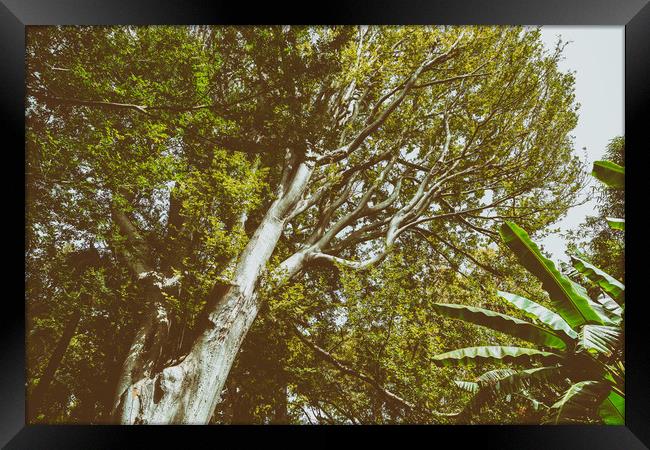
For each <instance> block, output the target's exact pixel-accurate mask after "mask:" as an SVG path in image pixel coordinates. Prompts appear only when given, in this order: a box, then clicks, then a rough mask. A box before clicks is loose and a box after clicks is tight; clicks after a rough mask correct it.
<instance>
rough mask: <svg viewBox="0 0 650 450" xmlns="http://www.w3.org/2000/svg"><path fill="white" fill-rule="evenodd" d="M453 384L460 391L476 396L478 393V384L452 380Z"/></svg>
mask: <svg viewBox="0 0 650 450" xmlns="http://www.w3.org/2000/svg"><path fill="white" fill-rule="evenodd" d="M454 383H455V384H456V386H458V387H459V388H461V389H462V390H464V391H467V392H471V393H472V394H476V392H477V391H478V383H476V382H474V381H463V380H454Z"/></svg>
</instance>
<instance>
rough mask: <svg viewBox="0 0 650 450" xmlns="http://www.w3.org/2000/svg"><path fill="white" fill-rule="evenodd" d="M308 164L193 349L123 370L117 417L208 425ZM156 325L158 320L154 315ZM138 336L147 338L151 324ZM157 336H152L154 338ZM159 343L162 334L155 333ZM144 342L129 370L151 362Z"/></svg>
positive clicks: (287, 270)
mask: <svg viewBox="0 0 650 450" xmlns="http://www.w3.org/2000/svg"><path fill="white" fill-rule="evenodd" d="M311 170H312V169H311V168H310V167H309V166H307V164H305V163H302V164H299V165H298V166H297V167H296V168H295V170H290V172H291V177H290V178H291V181H290V182H288V183H287V186H286V187H284V188H283V189H281V191H280V195H278V198H277V199H276V200H275V201H274V202H273V203H272V204H271V206H270V208H269V210H268V211H267V213H266V215H265V216H264V218H263V219H262V222H261V223H260V225H259V226H258V228H257V230H256V231H255V233H254V234H253V236H252V237H251V239H250V241H249V242H248V244H247V245H246V248H245V249H244V251H243V252H242V254H241V256H240V259H239V262H238V264H237V267H236V270H235V275H234V276H233V279H232V284H231V286H230V287H229V288H227V289H225V290H224V292H223V294H222V296H221V298H220V299H218V301H216V302H215V303H214V305H213V306H212V309H211V311H209V313H208V315H207V322H206V326H205V329H204V330H202V332H201V333H200V334H199V336H198V338H197V339H196V341H195V342H194V344H193V346H192V348H191V350H190V352H189V354H188V355H187V356H186V357H185V358H184V359H183V360H182V361H181V362H180V363H178V364H176V365H174V366H170V367H166V368H164V369H163V370H162V371H160V372H158V373H155V374H148V373H145V376H144V377H142V378H140V379H138V380H137V381H132V382H131V383H130V384H129V380H133V379H134V377H133V376H131V375H130V374H129V373H123V376H122V380H121V383H120V389H119V390H118V392H119V393H120V394H119V398H118V399H117V400H116V407H115V413H116V417H117V418H118V420H119V421H120V423H122V424H168V423H177V424H207V423H208V422H209V420H210V417H211V416H212V413H213V411H214V409H215V407H216V405H217V403H218V402H219V400H220V398H221V392H222V389H223V387H224V384H225V381H226V378H227V376H228V373H229V371H230V367H231V366H232V363H233V361H234V359H235V357H236V355H237V352H238V351H239V348H240V346H241V343H242V342H243V340H244V337H245V336H246V333H247V332H248V330H249V328H250V326H251V325H252V323H253V321H254V320H255V317H256V316H257V313H258V311H259V304H258V298H257V294H258V293H257V289H258V286H259V282H260V277H261V276H262V274H263V272H264V270H265V268H266V265H267V263H268V262H269V260H270V258H271V255H272V254H273V251H274V250H275V247H276V245H277V242H278V240H279V239H280V235H281V234H282V231H283V229H284V226H285V224H286V220H287V218H288V216H289V213H290V212H291V209H292V208H293V207H294V206H295V204H296V203H297V201H298V200H299V199H300V198H301V196H302V193H303V191H304V189H305V187H306V184H307V182H308V180H309V176H310V175H311ZM290 259H291V261H288V262H287V264H283V265H282V267H281V270H280V272H281V273H282V274H283V275H285V276H289V277H290V276H292V275H293V274H295V273H297V272H298V271H299V270H300V267H301V264H302V262H303V261H304V258H301V257H294V258H290ZM154 324H155V320H154ZM145 325H146V326H145V327H143V329H142V330H141V331H140V332H139V334H138V336H137V338H136V342H135V343H136V344H137V343H138V339H139V340H140V341H143V342H144V341H146V339H147V336H148V335H149V334H150V333H149V332H147V330H146V329H147V328H149V329H151V327H152V326H154V328H155V325H147V324H145ZM150 339H151V338H150ZM155 340H156V341H157V342H162V340H161V339H159V338H155ZM143 347H144V344H142V345H140V346H138V345H135V346H134V348H132V351H131V354H130V355H129V357H127V364H125V372H127V371H129V369H130V370H131V372H133V369H134V368H137V367H141V366H142V365H143V364H150V361H146V360H145V361H142V356H144V354H143V352H142V351H141V350H138V349H142V348H143Z"/></svg>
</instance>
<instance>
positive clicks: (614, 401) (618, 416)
mask: <svg viewBox="0 0 650 450" xmlns="http://www.w3.org/2000/svg"><path fill="white" fill-rule="evenodd" d="M598 415H599V416H600V418H601V419H603V422H604V423H605V424H606V425H625V398H624V397H621V396H620V395H619V394H617V393H616V392H614V391H610V392H609V395H608V396H607V398H606V399H605V400H603V402H602V403H601V404H600V406H599V407H598Z"/></svg>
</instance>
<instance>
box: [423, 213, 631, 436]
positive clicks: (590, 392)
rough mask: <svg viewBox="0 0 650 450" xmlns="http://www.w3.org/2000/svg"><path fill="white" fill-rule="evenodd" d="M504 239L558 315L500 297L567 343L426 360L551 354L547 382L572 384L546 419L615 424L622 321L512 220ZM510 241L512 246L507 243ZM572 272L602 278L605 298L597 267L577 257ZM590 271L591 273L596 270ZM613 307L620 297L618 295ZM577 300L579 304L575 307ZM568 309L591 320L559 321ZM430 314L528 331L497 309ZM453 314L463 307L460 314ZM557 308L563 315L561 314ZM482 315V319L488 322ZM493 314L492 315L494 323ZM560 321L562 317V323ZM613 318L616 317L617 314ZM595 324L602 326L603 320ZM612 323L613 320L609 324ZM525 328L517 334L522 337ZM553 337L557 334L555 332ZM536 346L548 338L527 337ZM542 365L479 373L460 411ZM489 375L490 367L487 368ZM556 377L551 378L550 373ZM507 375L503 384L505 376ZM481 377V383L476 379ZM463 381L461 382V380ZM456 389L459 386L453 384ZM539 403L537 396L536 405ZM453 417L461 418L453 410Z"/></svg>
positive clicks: (513, 387) (519, 386)
mask: <svg viewBox="0 0 650 450" xmlns="http://www.w3.org/2000/svg"><path fill="white" fill-rule="evenodd" d="M501 235H502V237H503V239H504V241H505V243H506V244H507V245H508V246H509V247H510V248H511V249H512V250H513V252H514V253H516V254H517V256H518V259H519V261H521V262H522V264H523V265H524V266H525V267H526V268H527V269H528V270H529V271H530V272H531V273H532V274H533V275H535V276H536V277H537V278H538V279H539V280H540V281H541V283H542V286H543V287H544V288H545V289H546V290H547V292H548V294H549V297H550V298H551V300H552V301H553V303H554V305H555V307H556V308H557V309H558V310H559V313H560V315H562V319H561V318H559V317H557V316H556V315H555V313H553V312H552V311H549V310H548V309H546V308H544V307H541V306H540V305H538V304H536V303H534V302H532V301H530V300H527V299H525V298H522V297H520V296H515V295H512V294H507V293H504V292H499V294H500V296H501V297H503V298H504V299H506V300H508V301H509V302H510V303H512V304H513V305H514V306H516V307H518V308H520V309H522V310H523V311H525V312H526V313H527V314H528V315H529V316H533V317H535V318H537V319H538V320H539V321H540V322H541V324H542V325H541V326H540V328H544V326H546V327H548V328H547V329H555V330H563V332H564V335H565V342H566V344H568V345H565V346H564V347H561V348H559V351H558V350H556V352H557V353H547V352H544V351H540V350H534V349H516V348H512V347H473V348H463V349H459V350H454V351H451V352H447V353H443V354H440V355H436V356H434V358H433V359H434V361H438V362H439V363H442V364H452V363H456V364H458V363H467V361H471V360H474V359H475V358H477V357H480V358H482V359H486V358H489V359H495V358H496V359H503V360H506V361H508V362H518V359H522V358H523V357H527V360H524V361H525V362H529V363H530V362H532V361H533V359H532V356H535V357H536V359H538V360H542V361H543V362H544V363H547V362H549V358H550V357H555V359H556V360H555V362H556V363H558V364H557V366H555V367H553V368H552V369H550V370H552V372H553V373H554V374H555V375H556V376H555V377H554V378H555V379H556V380H555V383H556V384H559V385H560V386H561V385H562V383H563V380H564V379H568V380H571V382H572V383H574V384H572V385H571V386H570V387H569V388H568V389H567V390H566V391H564V393H563V394H562V396H561V397H560V398H559V399H558V400H557V401H556V402H555V403H553V405H552V406H550V407H549V408H548V411H547V419H548V420H549V421H551V422H554V423H559V422H565V421H581V420H593V417H594V416H596V417H597V415H600V418H601V420H603V421H604V422H605V423H608V424H613V423H617V424H621V423H623V407H622V406H621V405H622V403H623V402H624V397H622V395H621V394H620V393H622V390H621V388H622V380H623V374H622V373H621V371H620V367H622V365H621V364H620V361H621V359H620V358H621V357H622V342H621V336H622V324H621V322H620V321H614V320H613V319H612V316H616V315H617V314H616V313H613V312H611V311H609V314H605V311H608V310H606V309H603V308H602V307H601V305H599V304H598V303H596V302H593V301H592V300H590V299H589V298H588V296H587V294H586V290H585V289H583V288H582V287H581V286H579V285H578V284H576V283H575V282H573V281H572V280H570V279H569V278H567V277H566V276H564V275H563V274H561V273H560V272H559V271H557V269H555V266H554V264H553V263H552V262H551V261H550V260H548V259H547V258H545V257H543V256H542V254H541V252H540V251H539V249H538V247H537V246H536V245H535V244H534V243H533V242H532V241H531V240H530V239H529V237H528V235H527V233H526V232H525V231H523V230H522V229H521V228H519V227H518V226H516V225H514V224H512V223H505V224H504V225H503V226H502V233H501ZM513 242H514V244H513ZM579 263H580V266H579V270H580V271H581V272H584V271H586V270H589V274H590V275H591V277H592V278H593V277H594V276H596V274H598V275H597V276H598V279H599V280H605V281H604V282H603V283H602V284H598V286H600V287H601V288H602V290H603V294H604V295H607V294H608V293H609V291H611V287H612V286H611V285H610V284H608V283H606V280H611V279H612V278H611V277H610V276H609V275H607V274H605V273H604V272H602V271H600V270H599V269H596V268H594V267H593V266H589V269H587V268H586V266H585V265H584V264H583V263H582V262H580V261H579ZM596 271H597V272H596ZM617 286H618V287H619V288H621V289H622V290H620V291H618V292H619V293H620V292H623V290H624V286H623V285H622V284H620V283H618V285H617ZM620 301H621V304H622V302H623V299H622V298H620ZM577 305H580V308H578V307H577ZM569 308H574V310H576V311H577V310H578V309H579V312H580V313H581V314H582V317H583V318H587V317H596V318H598V321H597V322H596V324H591V323H586V320H583V321H578V322H577V323H576V322H574V323H572V324H571V325H570V326H571V329H567V326H569V324H570V323H571V322H569V320H568V319H570V318H573V317H578V316H577V315H575V316H571V315H570V314H569V313H567V312H566V310H567V309H569ZM435 310H436V312H438V313H439V314H443V315H445V316H448V317H454V318H457V319H461V320H463V321H468V322H471V323H475V324H478V325H482V326H485V327H490V328H493V329H495V330H498V331H504V332H506V333H508V334H514V335H521V333H522V330H524V329H525V330H532V329H534V328H532V327H534V326H535V325H534V324H533V323H528V322H525V321H516V322H515V321H513V320H512V318H508V317H507V316H506V317H504V316H502V315H500V314H498V313H490V312H489V311H480V314H478V313H479V311H478V310H474V309H472V308H467V307H463V306H455V307H449V306H447V305H444V307H440V306H437V307H435ZM458 311H464V313H463V314H460V313H459V312H458ZM562 312H564V314H562ZM488 318H489V320H488ZM496 318H498V320H495V319H496ZM563 319H566V320H567V321H566V322H565V321H564V320H563ZM619 319H620V316H619ZM603 321H606V323H608V324H610V325H603V324H602V323H603ZM614 324H616V325H614ZM529 333H530V332H528V333H526V335H524V337H528V336H529ZM555 336H557V335H555ZM529 340H532V341H533V342H535V343H537V344H539V345H542V346H544V345H546V346H549V344H551V342H549V341H545V340H544V339H529ZM544 370H545V369H544V368H540V369H537V368H533V369H528V370H525V371H511V372H508V371H506V372H498V374H503V376H501V375H497V376H488V377H486V376H485V375H487V374H484V375H483V376H481V377H479V379H478V380H479V383H478V387H477V389H476V390H475V398H474V399H473V400H472V401H471V402H470V404H469V406H468V407H466V408H465V412H466V414H472V413H474V412H476V410H477V409H480V407H481V406H482V405H483V404H485V402H486V401H488V400H494V399H496V398H497V394H499V395H504V394H505V395H510V394H512V392H513V391H522V390H525V389H526V388H527V387H528V385H527V384H525V383H522V382H521V380H522V379H523V378H525V379H526V380H527V381H530V380H531V379H532V378H531V377H530V376H529V375H531V373H538V371H539V372H540V373H541V371H544ZM488 373H492V374H494V372H488ZM558 374H559V375H560V377H561V379H560V380H557V375H558ZM505 380H507V381H505ZM547 380H548V378H546V377H542V378H538V380H537V381H547ZM481 382H483V383H482V384H481ZM463 386H464V385H463ZM461 387H462V386H461ZM536 401H537V402H538V403H540V404H544V403H545V402H544V401H541V402H539V401H538V400H536ZM617 414H618V415H617ZM460 417H464V416H463V415H461V416H460Z"/></svg>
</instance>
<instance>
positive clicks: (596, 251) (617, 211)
mask: <svg viewBox="0 0 650 450" xmlns="http://www.w3.org/2000/svg"><path fill="white" fill-rule="evenodd" d="M603 158H604V159H606V160H607V161H612V162H613V163H615V164H618V165H619V166H624V165H625V138H623V137H616V138H614V139H612V140H611V141H610V142H609V145H608V146H607V150H606V151H605V154H604V157H603ZM594 194H595V195H594V196H595V200H596V208H597V212H598V214H597V215H596V216H589V217H587V218H586V219H585V222H584V223H583V224H581V225H580V227H579V228H578V229H577V230H574V231H569V233H568V238H569V240H570V245H569V250H570V251H578V252H579V253H581V254H582V255H583V256H584V257H586V258H587V259H588V260H589V261H591V262H592V263H593V264H594V265H595V266H597V267H600V268H601V269H602V270H604V271H605V272H607V273H609V274H611V275H612V276H613V277H614V278H616V279H618V280H622V281H625V234H624V233H623V232H622V231H621V230H618V229H613V228H612V227H611V226H610V225H609V224H608V218H620V219H624V218H625V191H624V190H621V189H613V188H611V187H609V186H607V185H606V184H603V183H596V186H595V187H594Z"/></svg>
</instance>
